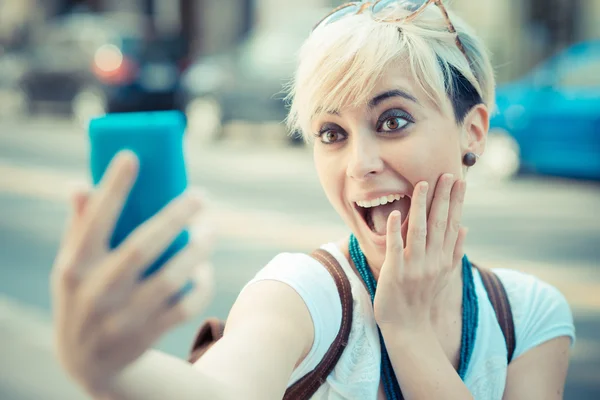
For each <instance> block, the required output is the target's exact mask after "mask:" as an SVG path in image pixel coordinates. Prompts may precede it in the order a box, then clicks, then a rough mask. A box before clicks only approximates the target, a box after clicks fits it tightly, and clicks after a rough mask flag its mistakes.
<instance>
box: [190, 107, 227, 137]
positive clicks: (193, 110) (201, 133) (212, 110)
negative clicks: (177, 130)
mask: <svg viewBox="0 0 600 400" xmlns="http://www.w3.org/2000/svg"><path fill="white" fill-rule="evenodd" d="M185 115H186V118H187V134H188V135H191V136H192V137H193V138H194V139H198V140H200V141H202V142H212V141H215V140H217V139H220V138H221V137H222V135H223V112H222V110H221V105H220V104H219V102H218V101H217V100H215V99H214V98H212V97H199V98H196V99H193V100H192V101H190V102H189V103H188V105H187V107H186V108H185Z"/></svg>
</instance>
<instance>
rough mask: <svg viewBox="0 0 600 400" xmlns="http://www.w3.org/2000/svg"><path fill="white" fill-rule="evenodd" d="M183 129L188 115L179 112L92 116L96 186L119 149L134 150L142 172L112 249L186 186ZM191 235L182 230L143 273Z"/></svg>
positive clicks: (151, 270) (149, 271) (153, 269)
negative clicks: (93, 117)
mask: <svg viewBox="0 0 600 400" xmlns="http://www.w3.org/2000/svg"><path fill="white" fill-rule="evenodd" d="M184 131H185V117H184V116H183V114H182V113H180V112H178V111H160V112H136V113H115V114H107V115H105V116H102V117H99V118H95V119H92V120H91V121H90V124H89V130H88V133H89V139H90V169H91V175H92V181H93V183H94V185H97V184H98V183H99V182H100V180H101V179H102V177H103V176H104V173H105V172H106V169H107V167H108V165H109V164H110V162H111V160H112V159H113V157H114V156H115V155H116V154H117V153H118V152H120V151H121V150H126V149H127V150H130V151H132V152H133V153H135V155H136V156H137V158H138V160H139V172H138V177H137V180H136V182H135V184H134V186H133V188H132V190H131V193H130V194H129V197H128V199H127V201H126V203H125V206H124V208H123V211H122V213H121V216H120V217H119V220H118V222H117V224H116V226H115V230H114V232H113V234H112V237H111V240H110V247H111V248H115V247H117V246H119V244H121V242H123V240H125V238H126V237H127V236H128V235H129V234H130V233H131V232H132V231H133V230H135V229H136V228H137V227H138V226H139V225H141V224H142V223H144V222H145V221H147V220H148V219H150V218H152V217H153V216H154V215H155V214H156V213H158V212H159V211H160V210H161V209H162V208H163V207H164V206H165V205H166V204H167V203H168V202H170V201H171V200H172V199H174V198H175V197H177V196H179V195H180V194H182V193H183V192H184V190H185V189H186V187H187V172H186V165H185V160H184V147H183V135H184ZM188 240H189V235H188V231H187V230H183V231H182V232H181V233H180V234H179V236H178V237H177V238H176V239H175V240H174V241H173V243H172V244H171V245H170V246H169V247H168V249H167V250H166V251H165V252H164V253H163V254H162V255H161V256H160V257H159V258H158V259H157V260H156V261H155V262H154V263H153V264H152V265H150V266H149V267H148V269H147V270H145V271H144V273H143V274H142V277H141V278H142V279H143V278H146V277H148V276H149V275H151V274H153V273H154V272H156V271H157V270H158V269H159V268H160V267H161V266H162V265H164V263H165V262H166V261H168V260H169V258H171V257H172V256H173V255H174V254H175V253H177V252H178V251H179V250H181V248H183V247H184V246H185V245H186V244H187V243H188Z"/></svg>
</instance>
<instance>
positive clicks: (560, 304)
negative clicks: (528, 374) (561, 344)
mask: <svg viewBox="0 0 600 400" xmlns="http://www.w3.org/2000/svg"><path fill="white" fill-rule="evenodd" d="M493 272H494V273H495V274H496V275H497V276H498V277H499V278H500V280H501V281H502V284H503V286H504V288H505V290H506V293H507V296H508V300H509V302H510V306H511V310H512V314H513V320H514V324H515V335H516V338H517V347H516V349H515V355H514V357H515V358H517V357H519V356H520V355H522V354H523V353H525V352H526V351H528V350H530V349H531V348H533V347H536V346H538V345H540V344H542V343H544V342H546V341H548V340H551V339H554V338H556V337H559V336H568V337H569V338H570V339H571V343H572V344H573V343H574V341H575V327H574V324H573V314H572V311H571V307H570V306H569V303H568V302H567V300H566V298H565V297H564V295H563V294H562V293H561V292H560V291H559V290H558V289H557V288H555V287H554V286H552V285H550V284H548V283H546V282H544V281H542V280H541V279H539V278H537V277H535V276H533V275H530V274H526V273H524V272H520V271H516V270H511V269H503V268H496V269H493Z"/></svg>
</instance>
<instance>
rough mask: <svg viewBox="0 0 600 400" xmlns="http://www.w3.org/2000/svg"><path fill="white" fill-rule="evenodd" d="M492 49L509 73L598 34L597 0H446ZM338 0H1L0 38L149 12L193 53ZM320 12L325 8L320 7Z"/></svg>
mask: <svg viewBox="0 0 600 400" xmlns="http://www.w3.org/2000/svg"><path fill="white" fill-rule="evenodd" d="M448 2H449V3H450V4H451V6H452V8H453V9H454V10H455V12H456V14H458V15H460V16H462V17H463V18H464V19H465V20H467V21H468V22H469V23H470V24H471V25H472V26H474V27H475V29H476V30H477V32H478V33H479V34H480V35H481V36H482V37H483V38H484V40H485V41H486V43H487V44H488V46H489V48H490V49H491V51H492V53H493V60H494V64H495V65H496V67H497V72H498V78H499V80H501V81H502V80H506V79H511V78H515V77H517V76H519V75H521V74H523V73H524V72H526V71H527V70H529V69H530V68H531V67H532V66H533V65H535V64H537V63H538V62H539V61H540V60H541V59H543V58H545V57H547V56H549V55H551V54H553V53H554V52H556V51H558V50H560V49H561V48H563V47H565V46H567V45H568V44H570V43H573V42H578V41H582V40H587V39H592V38H600V0H451V1H448ZM341 3H343V1H337V0H303V1H296V0H293V1H292V0H218V1H217V0H0V46H1V45H2V43H6V42H7V41H11V40H13V41H14V40H15V38H14V37H15V32H20V31H22V30H23V28H22V27H23V26H27V24H34V23H38V22H39V21H40V20H43V19H48V18H51V17H53V16H56V15H60V14H65V13H68V12H71V11H74V10H84V11H90V12H131V13H139V14H142V15H146V16H149V17H150V18H149V19H150V21H151V26H150V27H149V30H150V31H151V32H153V33H154V34H177V35H182V36H183V37H184V38H185V41H186V43H187V44H188V48H189V52H190V54H193V55H200V54H206V53H213V52H215V51H218V50H220V49H225V48H228V47H231V46H232V45H234V44H235V43H237V42H239V40H240V39H242V38H243V37H244V36H245V35H246V34H247V33H248V32H249V31H250V30H252V29H270V28H271V27H273V26H276V25H277V24H285V23H286V21H291V20H293V19H294V17H295V15H296V13H297V12H299V11H303V10H307V9H322V10H326V9H327V8H329V9H330V8H332V7H334V6H337V5H339V4H341ZM324 12H325V11H324Z"/></svg>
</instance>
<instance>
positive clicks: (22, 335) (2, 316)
mask: <svg viewBox="0 0 600 400" xmlns="http://www.w3.org/2000/svg"><path fill="white" fill-rule="evenodd" d="M0 360H1V361H0V399H2V400H41V399H44V400H79V399H88V398H89V397H87V396H85V395H84V394H83V392H82V391H80V390H79V389H78V387H77V386H76V385H75V384H74V383H72V382H71V381H70V380H69V378H68V377H67V375H66V374H65V373H64V372H63V370H62V369H61V368H60V366H59V364H58V361H57V359H56V358H55V356H54V352H53V348H52V330H51V325H50V319H49V317H48V316H47V315H46V314H44V313H42V312H39V311H37V310H34V309H32V308H29V307H25V306H23V305H20V304H18V303H17V302H15V301H13V300H10V299H8V298H4V297H0Z"/></svg>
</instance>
